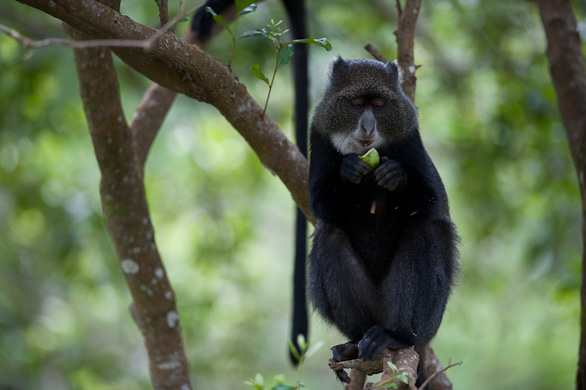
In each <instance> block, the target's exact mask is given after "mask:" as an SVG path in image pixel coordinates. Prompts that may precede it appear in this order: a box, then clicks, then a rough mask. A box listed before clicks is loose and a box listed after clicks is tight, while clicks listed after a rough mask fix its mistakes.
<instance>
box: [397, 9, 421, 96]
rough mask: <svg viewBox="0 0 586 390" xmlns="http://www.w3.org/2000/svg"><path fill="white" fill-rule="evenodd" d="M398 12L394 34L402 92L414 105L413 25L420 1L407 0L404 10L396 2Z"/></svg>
mask: <svg viewBox="0 0 586 390" xmlns="http://www.w3.org/2000/svg"><path fill="white" fill-rule="evenodd" d="M397 8H398V10H399V23H398V27H397V30H395V32H394V34H395V37H396V38H397V60H398V62H399V66H400V67H401V69H402V70H403V84H402V87H403V91H404V92H405V95H407V97H408V98H409V99H411V101H412V102H413V103H415V86H416V83H417V77H415V70H416V67H415V63H414V58H415V56H414V54H413V48H414V45H415V44H414V38H415V25H416V24H417V17H418V16H419V10H420V9H421V0H407V1H406V2H405V8H404V9H401V2H400V1H399V0H397Z"/></svg>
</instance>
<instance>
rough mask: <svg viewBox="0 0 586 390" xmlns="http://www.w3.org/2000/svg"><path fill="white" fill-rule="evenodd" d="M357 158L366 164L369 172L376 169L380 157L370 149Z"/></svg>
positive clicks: (375, 151) (374, 150)
mask: <svg viewBox="0 0 586 390" xmlns="http://www.w3.org/2000/svg"><path fill="white" fill-rule="evenodd" d="M358 158H359V159H361V160H362V161H364V162H365V163H367V164H368V166H369V167H370V169H371V170H373V169H374V168H376V167H378V164H379V162H380V156H379V155H378V152H377V150H376V149H375V148H372V149H370V150H369V151H368V152H366V153H365V154H363V155H362V156H358Z"/></svg>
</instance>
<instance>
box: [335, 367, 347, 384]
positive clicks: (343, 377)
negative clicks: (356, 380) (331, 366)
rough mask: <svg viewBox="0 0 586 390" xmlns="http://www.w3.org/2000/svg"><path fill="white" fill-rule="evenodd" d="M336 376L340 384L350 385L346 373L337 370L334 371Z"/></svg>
mask: <svg viewBox="0 0 586 390" xmlns="http://www.w3.org/2000/svg"><path fill="white" fill-rule="evenodd" d="M336 375H337V376H338V379H339V380H341V381H342V382H344V383H347V384H349V383H350V377H349V376H348V374H347V373H346V371H344V370H338V371H336Z"/></svg>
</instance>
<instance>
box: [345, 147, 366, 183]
mask: <svg viewBox="0 0 586 390" xmlns="http://www.w3.org/2000/svg"><path fill="white" fill-rule="evenodd" d="M368 172H370V166H369V165H368V164H367V163H365V162H364V161H362V160H361V159H359V158H358V155H357V154H355V153H351V154H347V155H345V156H344V159H343V160H342V165H341V166H340V177H341V178H342V179H344V180H348V181H349V182H351V183H354V184H359V183H360V181H361V180H362V176H364V175H366V174H367V173H368Z"/></svg>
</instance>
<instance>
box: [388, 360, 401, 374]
mask: <svg viewBox="0 0 586 390" xmlns="http://www.w3.org/2000/svg"><path fill="white" fill-rule="evenodd" d="M387 364H388V365H389V367H390V368H391V370H393V372H395V371H398V370H399V369H398V368H397V366H395V364H393V362H391V361H388V362H387Z"/></svg>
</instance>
